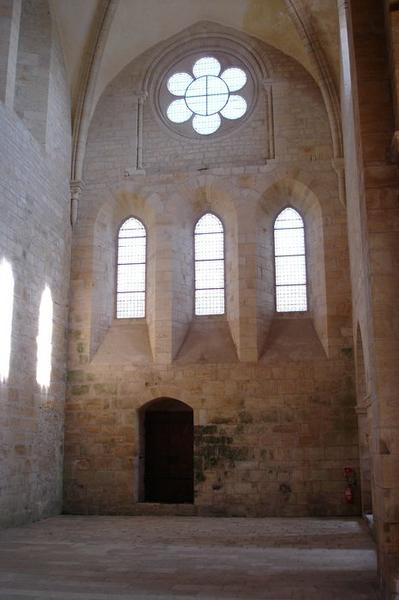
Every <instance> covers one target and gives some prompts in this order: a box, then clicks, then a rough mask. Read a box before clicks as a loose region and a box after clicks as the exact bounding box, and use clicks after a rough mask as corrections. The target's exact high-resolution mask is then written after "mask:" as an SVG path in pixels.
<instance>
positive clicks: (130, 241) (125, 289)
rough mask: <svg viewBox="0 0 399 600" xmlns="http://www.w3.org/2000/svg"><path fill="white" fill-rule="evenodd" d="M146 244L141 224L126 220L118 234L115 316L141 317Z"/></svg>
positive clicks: (123, 317)
mask: <svg viewBox="0 0 399 600" xmlns="http://www.w3.org/2000/svg"><path fill="white" fill-rule="evenodd" d="M146 244H147V235H146V230H145V227H144V225H143V224H142V223H141V222H140V221H139V220H138V219H135V218H133V217H131V218H129V219H127V220H126V221H125V222H124V223H123V225H122V226H121V228H120V229H119V235H118V264H117V285H116V317H117V319H129V318H133V319H137V318H141V317H144V316H145V284H146Z"/></svg>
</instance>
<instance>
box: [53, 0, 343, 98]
mask: <svg viewBox="0 0 399 600" xmlns="http://www.w3.org/2000/svg"><path fill="white" fill-rule="evenodd" d="M51 4H52V10H53V12H54V15H55V17H56V21H57V24H58V29H59V32H60V36H61V42H62V46H63V51H64V56H65V62H66V67H67V71H68V77H69V81H70V87H71V97H72V105H73V107H74V106H76V102H77V99H78V96H79V94H81V93H82V92H81V90H82V78H83V77H84V76H85V69H84V65H85V64H86V65H87V64H90V61H92V60H93V53H94V51H95V50H96V47H97V46H98V39H97V40H96V35H98V32H99V31H100V30H101V24H102V23H103V19H104V15H106V10H107V9H108V10H109V7H110V6H111V5H112V6H113V8H112V18H110V19H108V21H109V22H108V27H107V31H105V32H103V39H102V49H101V56H100V57H97V64H96V73H95V82H94V83H93V90H92V105H93V106H95V104H96V101H97V100H98V98H99V96H100V95H101V93H102V92H103V90H104V89H105V87H106V86H107V84H108V83H109V82H110V81H111V80H112V79H113V78H114V77H115V76H116V75H117V73H118V72H119V71H120V70H121V69H122V68H123V67H124V66H126V65H127V64H128V63H129V62H130V61H131V60H133V59H134V58H135V57H137V56H138V55H139V54H141V53H142V52H143V51H145V50H147V49H148V48H150V47H151V46H153V45H154V44H156V43H158V42H159V41H161V40H164V39H167V38H168V37H170V36H172V35H174V34H176V33H178V32H179V31H181V30H182V29H184V28H186V27H188V26H190V25H192V24H194V23H196V22H198V21H202V20H207V21H215V22H217V23H220V24H222V25H226V26H229V27H233V28H236V29H238V30H240V31H243V32H246V33H248V34H250V35H253V36H256V37H258V38H260V39H262V40H263V41H265V42H267V43H269V44H271V45H273V46H275V47H277V48H278V49H280V50H282V51H283V52H285V53H286V54H288V55H290V56H292V57H294V58H296V59H297V60H298V61H299V62H301V63H302V65H303V66H304V67H305V68H306V69H308V71H309V72H310V73H311V74H312V75H314V76H315V78H316V79H317V73H316V72H315V64H314V61H312V57H311V53H310V52H309V47H308V45H309V40H308V41H307V40H305V39H304V37H303V36H301V33H300V31H299V29H298V22H295V18H293V9H292V7H293V6H294V7H295V6H296V7H298V10H299V19H301V20H304V19H305V20H306V24H305V26H306V27H307V28H308V30H309V28H310V30H311V33H310V35H311V36H313V38H314V39H317V44H318V45H319V47H320V48H321V51H322V52H323V54H324V55H325V58H326V64H328V66H329V69H330V72H331V77H332V80H333V82H334V84H335V85H336V86H338V80H339V57H338V29H337V28H338V25H337V8H336V0H201V1H199V0H67V1H66V0H51ZM82 66H83V68H82ZM86 76H87V69H86Z"/></svg>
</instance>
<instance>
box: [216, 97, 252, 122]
mask: <svg viewBox="0 0 399 600" xmlns="http://www.w3.org/2000/svg"><path fill="white" fill-rule="evenodd" d="M246 112H247V102H246V100H245V99H244V98H243V97H242V96H237V95H232V96H230V98H229V101H228V103H227V104H226V106H225V107H224V109H223V110H222V111H221V114H222V115H223V117H225V118H226V119H239V118H240V117H242V116H243V115H245V113H246Z"/></svg>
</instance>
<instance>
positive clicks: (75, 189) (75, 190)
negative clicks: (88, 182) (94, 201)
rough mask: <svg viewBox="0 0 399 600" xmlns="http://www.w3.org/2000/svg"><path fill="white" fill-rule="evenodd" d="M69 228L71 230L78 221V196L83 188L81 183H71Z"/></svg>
mask: <svg viewBox="0 0 399 600" xmlns="http://www.w3.org/2000/svg"><path fill="white" fill-rule="evenodd" d="M70 188H71V226H72V228H73V227H74V226H75V225H76V222H77V220H78V210H79V199H80V194H81V192H82V190H83V188H84V183H83V181H71V184H70Z"/></svg>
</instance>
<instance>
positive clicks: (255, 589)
mask: <svg viewBox="0 0 399 600" xmlns="http://www.w3.org/2000/svg"><path fill="white" fill-rule="evenodd" d="M376 590H377V578H376V558H375V552H374V544H373V542H372V540H371V538H370V536H369V534H368V531H367V529H366V527H365V525H364V523H363V522H362V521H361V520H360V519H239V518H229V519H215V518H213V519H212V518H199V517H166V516H165V517H148V516H146V517H141V516H139V517H98V516H92V517H77V516H61V517H55V518H51V519H47V520H45V521H41V522H39V523H34V524H32V525H28V526H24V527H19V528H15V529H7V530H3V531H2V532H0V599H1V600H6V599H7V600H8V599H10V600H50V599H54V600H112V599H115V600H128V599H129V600H131V599H137V600H141V599H143V600H170V599H172V598H176V599H178V600H189V599H193V598H195V599H202V600H216V599H223V600H255V599H267V600H313V599H314V600H376V599H377V598H378V595H377V591H376Z"/></svg>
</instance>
